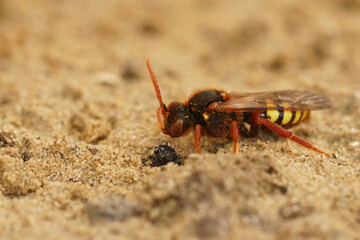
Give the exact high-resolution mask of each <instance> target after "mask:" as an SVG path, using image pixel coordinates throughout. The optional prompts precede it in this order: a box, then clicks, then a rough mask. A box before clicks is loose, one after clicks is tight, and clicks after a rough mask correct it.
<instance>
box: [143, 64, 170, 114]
mask: <svg viewBox="0 0 360 240" xmlns="http://www.w3.org/2000/svg"><path fill="white" fill-rule="evenodd" d="M146 66H147V69H148V70H149V73H150V76H151V80H152V82H153V84H154V88H155V92H156V96H157V98H158V100H159V102H160V108H161V114H162V115H163V116H164V117H166V114H165V104H164V103H163V101H162V99H161V94H160V88H159V85H158V83H157V80H156V76H155V73H154V72H153V70H152V68H151V65H150V59H147V60H146Z"/></svg>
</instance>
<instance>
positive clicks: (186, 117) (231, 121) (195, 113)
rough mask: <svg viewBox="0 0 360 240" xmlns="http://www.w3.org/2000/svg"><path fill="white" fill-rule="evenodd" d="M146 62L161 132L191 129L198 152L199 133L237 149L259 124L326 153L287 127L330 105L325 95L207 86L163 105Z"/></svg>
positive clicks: (182, 133)
mask: <svg viewBox="0 0 360 240" xmlns="http://www.w3.org/2000/svg"><path fill="white" fill-rule="evenodd" d="M146 65H147V69H148V70H149V73H150V76H151V79H152V82H153V84H154V88H155V92H156V96H157V98H158V100H159V103H160V108H159V109H158V111H157V117H158V121H159V123H160V126H161V129H162V131H163V133H165V134H167V135H170V136H171V137H174V138H177V137H181V136H185V135H186V134H188V133H189V132H190V131H191V130H192V129H193V130H194V137H195V148H196V151H197V152H198V153H200V152H201V150H200V143H201V138H202V137H203V136H209V137H223V138H224V137H226V138H229V139H232V141H233V153H237V152H238V148H239V139H240V137H241V136H242V137H255V136H256V135H257V134H258V132H259V130H260V128H267V129H268V130H270V131H272V132H274V133H275V134H277V135H279V136H280V137H283V138H284V139H285V140H288V139H289V140H291V141H293V142H296V143H298V144H300V145H302V146H304V147H306V148H308V149H311V150H313V151H315V152H317V153H321V154H325V155H326V156H327V157H330V155H329V154H327V153H325V152H323V151H321V150H320V149H318V148H316V147H315V146H314V145H312V144H311V143H309V142H308V141H306V140H304V139H302V138H300V137H297V136H295V135H294V134H293V133H292V132H290V131H288V130H287V128H290V127H294V126H296V125H298V124H300V123H301V122H304V121H306V120H308V119H309V117H310V112H311V111H313V110H320V109H326V108H329V107H331V104H332V102H331V100H330V99H329V98H326V97H324V96H321V95H317V94H313V93H310V92H307V91H297V90H285V91H274V92H255V93H238V92H233V93H227V92H225V91H223V90H218V89H215V88H210V89H204V90H198V91H196V92H194V93H193V94H192V95H191V96H190V97H189V98H188V99H187V100H186V101H185V102H183V103H181V102H171V103H170V104H169V105H167V106H166V105H165V104H164V103H163V101H162V98H161V94H160V88H159V85H158V82H157V80H156V76H155V74H154V72H153V70H152V68H151V65H150V60H149V59H148V60H147V61H146Z"/></svg>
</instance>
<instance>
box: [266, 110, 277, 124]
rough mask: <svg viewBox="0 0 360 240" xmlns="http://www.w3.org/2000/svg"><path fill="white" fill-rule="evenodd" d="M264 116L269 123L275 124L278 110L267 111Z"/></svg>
mask: <svg viewBox="0 0 360 240" xmlns="http://www.w3.org/2000/svg"><path fill="white" fill-rule="evenodd" d="M266 115H267V117H268V120H269V121H270V122H273V123H275V122H276V121H277V119H278V118H279V111H278V110H267V111H266Z"/></svg>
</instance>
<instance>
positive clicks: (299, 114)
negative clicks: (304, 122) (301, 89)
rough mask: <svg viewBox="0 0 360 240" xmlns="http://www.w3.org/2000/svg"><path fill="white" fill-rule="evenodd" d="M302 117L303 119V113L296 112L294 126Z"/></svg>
mask: <svg viewBox="0 0 360 240" xmlns="http://www.w3.org/2000/svg"><path fill="white" fill-rule="evenodd" d="M300 117H301V111H296V112H295V118H294V120H293V121H292V124H295V123H297V122H298V121H299V120H300Z"/></svg>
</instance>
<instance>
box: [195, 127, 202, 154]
mask: <svg viewBox="0 0 360 240" xmlns="http://www.w3.org/2000/svg"><path fill="white" fill-rule="evenodd" d="M194 135H195V148H196V151H197V152H198V153H199V154H200V153H201V151H200V143H201V137H202V136H203V135H204V128H203V127H202V126H201V125H200V124H198V125H196V127H195V133H194Z"/></svg>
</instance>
